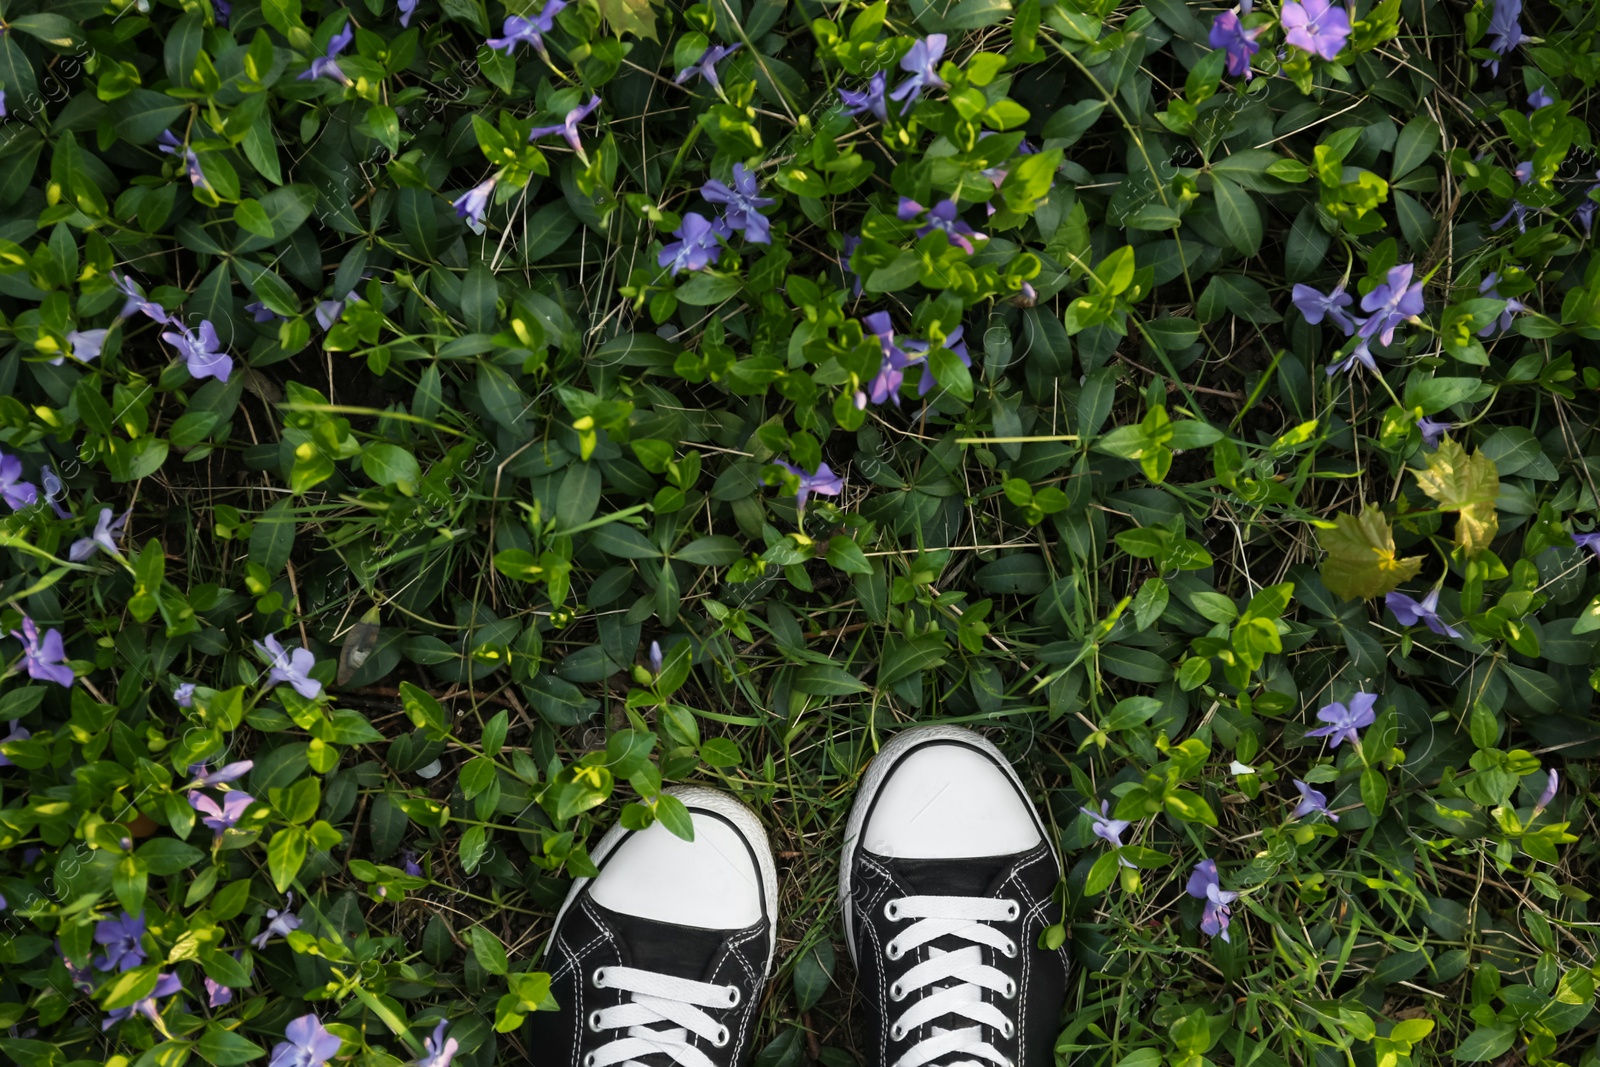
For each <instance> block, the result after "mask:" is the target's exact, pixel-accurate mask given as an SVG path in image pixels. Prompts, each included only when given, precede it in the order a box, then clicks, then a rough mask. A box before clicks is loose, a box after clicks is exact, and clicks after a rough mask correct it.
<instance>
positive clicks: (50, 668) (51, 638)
mask: <svg viewBox="0 0 1600 1067" xmlns="http://www.w3.org/2000/svg"><path fill="white" fill-rule="evenodd" d="M11 636H12V637H15V638H16V639H17V640H18V641H21V642H22V663H23V666H25V667H26V668H27V669H28V677H29V678H32V679H33V680H34V681H36V682H55V683H56V684H57V685H64V686H69V687H70V686H71V685H72V679H73V674H72V668H71V667H69V666H67V663H66V659H67V654H66V647H65V645H64V644H63V642H62V640H61V631H60V630H57V629H56V628H54V627H51V628H50V629H48V630H46V631H45V632H44V637H43V639H41V638H40V637H39V627H38V625H37V624H36V623H35V622H34V621H33V620H32V619H30V618H29V617H28V616H26V615H24V616H23V617H22V632H21V633H18V632H17V631H16V630H12V631H11Z"/></svg>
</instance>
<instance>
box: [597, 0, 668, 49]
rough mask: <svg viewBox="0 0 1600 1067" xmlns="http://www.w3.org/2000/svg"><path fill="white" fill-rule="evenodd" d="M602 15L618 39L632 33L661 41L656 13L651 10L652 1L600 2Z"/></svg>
mask: <svg viewBox="0 0 1600 1067" xmlns="http://www.w3.org/2000/svg"><path fill="white" fill-rule="evenodd" d="M600 14H601V15H602V16H604V17H605V20H606V21H607V22H609V23H610V24H611V29H612V31H613V32H614V33H616V35H617V36H618V37H621V36H622V35H623V34H625V33H631V34H633V35H634V36H635V37H648V38H649V39H650V40H652V41H655V40H659V38H658V37H657V36H656V13H655V12H654V11H652V10H651V9H650V0H600Z"/></svg>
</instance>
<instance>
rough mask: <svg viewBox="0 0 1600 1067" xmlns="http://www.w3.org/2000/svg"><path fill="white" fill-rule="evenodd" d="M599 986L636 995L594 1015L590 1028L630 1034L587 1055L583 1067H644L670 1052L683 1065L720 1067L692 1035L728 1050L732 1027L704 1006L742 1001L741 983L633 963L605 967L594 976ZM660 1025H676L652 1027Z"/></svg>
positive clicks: (733, 1005)
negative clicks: (697, 979)
mask: <svg viewBox="0 0 1600 1067" xmlns="http://www.w3.org/2000/svg"><path fill="white" fill-rule="evenodd" d="M592 981H593V982H594V985H595V988H596V989H620V990H622V991H623V992H625V993H630V994H632V997H631V999H630V1000H628V1001H626V1002H624V1003H622V1004H619V1005H617V1006H616V1007H614V1008H602V1009H600V1010H598V1011H592V1012H590V1013H589V1029H591V1030H593V1031H595V1032H597V1033H599V1032H602V1031H606V1030H625V1031H626V1035H625V1036H623V1037H619V1038H617V1039H616V1040H615V1041H609V1042H607V1043H606V1044H604V1045H601V1046H600V1047H599V1048H597V1049H596V1050H595V1051H593V1052H591V1053H589V1054H588V1055H587V1056H585V1057H584V1058H583V1067H615V1065H618V1064H620V1065H621V1067H643V1065H642V1064H640V1063H639V1062H638V1061H639V1060H641V1059H642V1058H644V1057H645V1056H650V1055H654V1054H656V1053H664V1054H665V1055H666V1056H667V1057H668V1058H670V1059H671V1060H672V1061H673V1062H674V1063H679V1064H682V1065H683V1067H717V1065H716V1064H715V1063H714V1062H713V1061H712V1059H711V1057H709V1056H707V1055H706V1054H705V1052H704V1050H702V1049H699V1048H696V1047H695V1046H694V1045H693V1044H692V1043H691V1037H690V1035H694V1036H695V1037H700V1038H703V1039H704V1040H705V1041H707V1042H709V1043H710V1044H711V1045H712V1046H714V1047H716V1048H722V1047H724V1046H725V1045H727V1043H728V1042H729V1040H731V1035H730V1034H729V1033H728V1028H727V1027H726V1026H723V1025H722V1024H721V1023H719V1022H717V1020H715V1019H713V1018H712V1017H711V1016H710V1015H707V1014H706V1013H705V1012H704V1011H702V1010H701V1009H702V1008H733V1007H737V1006H738V1004H739V997H740V993H739V987H738V986H731V985H711V984H710V983H708V982H694V981H690V980H689V979H687V978H674V977H673V976H672V975H667V974H656V973H655V972H654V971H641V970H637V969H635V968H633V967H601V968H600V969H599V970H597V971H595V972H594V975H593V977H592ZM655 1023H672V1024H674V1026H673V1027H671V1028H669V1029H665V1030H652V1029H650V1027H651V1026H652V1025H653V1024H655Z"/></svg>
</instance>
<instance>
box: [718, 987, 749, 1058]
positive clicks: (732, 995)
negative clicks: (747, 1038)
mask: <svg viewBox="0 0 1600 1067" xmlns="http://www.w3.org/2000/svg"><path fill="white" fill-rule="evenodd" d="M743 999H744V994H742V993H740V992H739V987H738V986H736V985H731V986H729V987H728V1007H730V1008H737V1007H738V1006H739V1001H741V1000H743ZM718 1047H719V1048H720V1047H721V1046H720V1045H719V1046H718Z"/></svg>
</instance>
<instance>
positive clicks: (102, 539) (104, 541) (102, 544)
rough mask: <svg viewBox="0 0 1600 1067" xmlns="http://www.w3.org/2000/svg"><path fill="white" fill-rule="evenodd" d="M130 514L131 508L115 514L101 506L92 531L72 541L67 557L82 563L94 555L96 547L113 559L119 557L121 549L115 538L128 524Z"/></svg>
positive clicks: (120, 534) (119, 535)
mask: <svg viewBox="0 0 1600 1067" xmlns="http://www.w3.org/2000/svg"><path fill="white" fill-rule="evenodd" d="M131 514H133V512H132V510H131V509H130V510H128V511H124V512H123V513H122V514H121V515H116V513H115V512H114V511H112V509H111V508H101V509H100V518H99V519H98V520H96V522H95V524H94V533H92V534H90V535H89V536H88V537H80V538H78V540H76V541H74V542H72V547H71V548H70V549H68V550H67V558H68V559H70V560H71V561H72V562H74V563H82V562H83V561H84V560H86V559H88V558H89V557H90V556H92V555H94V552H95V549H97V548H98V549H100V550H101V551H103V552H105V553H106V554H107V555H109V556H111V557H112V558H113V559H121V558H122V549H120V548H119V547H117V538H119V537H121V536H122V529H123V527H124V526H126V525H127V524H128V516H129V515H131ZM113 516H115V517H113Z"/></svg>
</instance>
